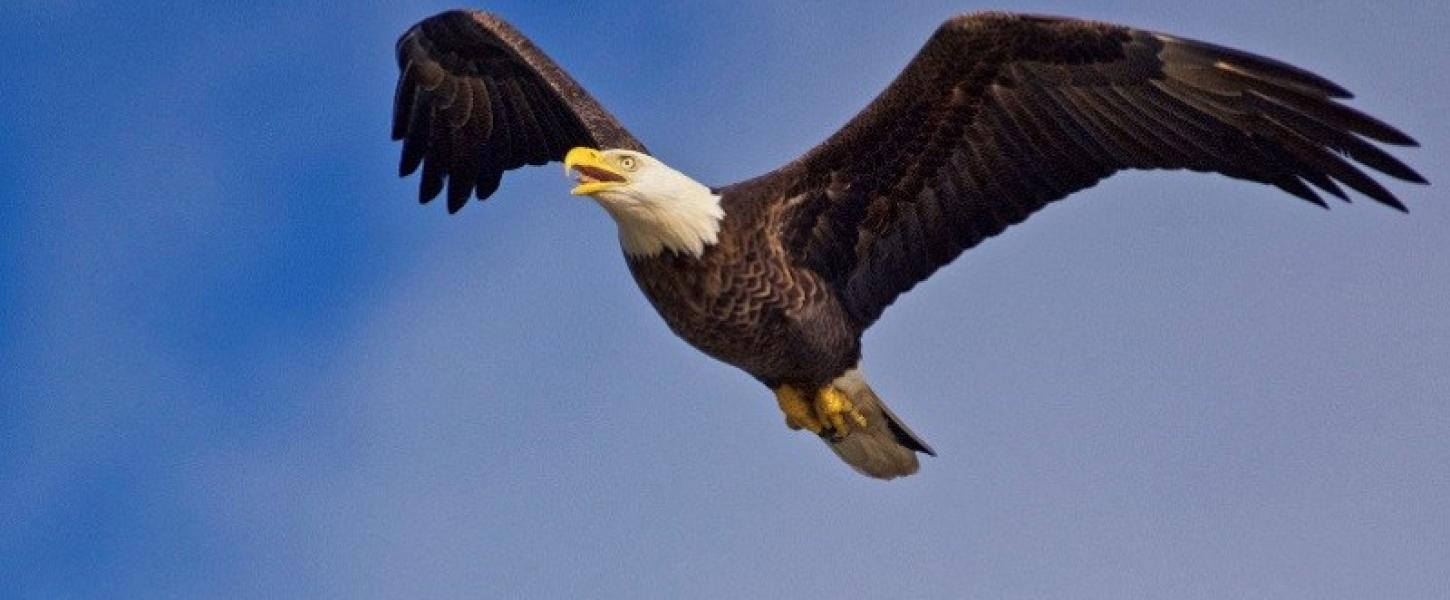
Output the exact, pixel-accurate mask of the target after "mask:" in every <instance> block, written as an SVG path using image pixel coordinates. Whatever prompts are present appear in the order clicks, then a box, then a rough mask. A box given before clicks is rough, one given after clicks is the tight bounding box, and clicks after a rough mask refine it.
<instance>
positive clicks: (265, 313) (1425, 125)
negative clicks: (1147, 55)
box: [0, 0, 1450, 599]
mask: <svg viewBox="0 0 1450 600" xmlns="http://www.w3.org/2000/svg"><path fill="white" fill-rule="evenodd" d="M538 4H539V3H536V2H499V3H494V4H493V5H492V6H491V7H490V8H492V9H494V10H496V11H498V12H500V13H502V14H503V15H505V16H506V17H508V18H509V19H510V20H512V21H513V22H514V23H515V24H517V25H518V27H519V28H520V29H522V30H523V31H524V32H526V33H527V34H528V35H530V36H532V37H533V39H534V40H535V41H536V42H537V43H538V44H539V45H540V46H542V47H543V48H544V49H545V50H547V51H549V52H550V53H551V54H552V55H553V56H554V57H555V58H556V60H558V61H559V62H560V63H561V64H562V65H563V66H564V67H565V68H567V69H569V70H570V71H571V72H573V73H574V74H576V76H577V77H578V79H580V80H581V82H582V83H584V84H585V85H586V86H587V87H588V88H590V89H591V90H592V91H594V92H595V94H596V95H597V96H598V97H599V98H600V99H601V100H602V101H603V102H604V103H605V105H606V106H608V107H610V108H611V109H612V110H613V111H614V112H615V113H616V114H617V115H618V116H619V117H620V118H621V119H622V120H623V121H624V122H625V123H626V124H628V125H629V126H630V127H631V128H632V130H633V131H634V132H635V133H636V134H637V135H638V136H639V137H641V138H642V139H643V140H645V141H646V143H648V144H649V145H650V147H651V149H652V150H654V152H655V153H656V154H657V155H658V156H660V157H661V158H663V159H664V160H666V161H667V162H670V163H671V164H673V165H674V166H676V167H678V168H681V169H682V170H684V171H686V172H687V173H691V174H694V175H696V176H697V177H698V178H700V179H702V180H704V181H707V182H709V183H726V182H730V181H734V180H738V179H743V178H745V177H748V176H751V175H754V174H758V173H760V172H763V171H765V170H768V169H770V168H773V167H774V166H776V165H778V164H780V163H782V162H784V161H786V160H789V159H790V158H793V157H794V156H796V155H797V154H799V153H800V152H802V151H804V150H805V149H807V148H809V147H810V146H811V145H813V144H815V143H816V142H818V141H820V140H821V139H823V138H824V137H825V136H827V135H829V133H830V132H832V131H834V130H835V128H836V127H838V126H839V125H840V124H842V123H843V122H845V120H846V119H848V118H849V117H850V116H851V115H852V114H854V112H855V111H856V110H858V109H859V108H860V107H861V106H863V105H864V104H865V103H866V102H867V101H868V100H869V99H870V98H871V97H872V96H874V95H875V94H876V93H877V92H878V91H879V90H880V89H881V87H882V86H884V85H885V83H886V82H887V81H889V80H890V78H891V77H892V76H893V75H894V74H895V73H896V72H897V70H898V69H899V68H900V67H901V66H902V65H903V64H904V63H905V61H906V60H907V59H908V58H909V57H910V56H911V54H912V53H913V52H914V51H915V50H916V49H917V48H918V47H919V46H920V44H921V43H922V41H923V40H924V39H925V37H926V36H927V35H928V34H929V33H930V31H931V30H932V29H933V28H934V27H935V26H936V24H937V23H938V22H940V21H941V20H942V19H944V18H946V17H947V16H949V15H952V14H955V13H958V12H963V11H968V10H975V9H981V8H1010V9H1016V10H1030V11H1036V12H1049V13H1057V14H1070V15H1077V16H1084V17H1092V18H1098V19H1104V20H1111V21H1118V22H1125V23H1130V24H1134V25H1139V26H1144V27H1149V28H1153V29H1158V30H1162V31H1167V32H1173V33H1178V34H1182V35H1186V36H1189V37H1197V38H1201V39H1207V40H1211V41H1214V42H1218V43H1222V44H1227V45H1231V46H1235V47H1240V48H1243V49H1247V50H1251V51H1255V52H1259V53H1263V54H1267V55H1270V56H1274V57H1277V58H1281V59H1284V60H1287V61H1289V62H1292V63H1295V64H1298V65H1301V66H1304V67H1306V68H1310V69H1312V70H1314V71H1316V72H1319V73H1321V74H1323V75H1326V76H1328V77H1330V78H1331V79H1333V80H1335V81H1337V82H1339V83H1341V84H1343V85H1345V86H1347V87H1348V88H1350V89H1351V90H1353V91H1355V92H1357V93H1358V95H1359V98H1358V100H1357V101H1356V103H1355V106H1357V107H1359V108H1362V109H1365V110H1368V111H1369V112H1371V113H1373V114H1375V115H1377V116H1380V117H1382V118H1384V119H1386V120H1388V121H1389V122H1391V123H1394V124H1396V125H1398V126H1400V127H1401V128H1403V129H1404V130H1406V131H1407V132H1409V133H1410V134H1411V135H1413V136H1415V137H1417V138H1418V139H1419V140H1420V141H1421V142H1422V144H1423V145H1424V148H1423V149H1420V150H1415V151H1406V152H1398V153H1397V154H1398V155H1400V156H1402V157H1404V158H1405V159H1406V160H1407V162H1409V163H1410V164H1412V165H1414V166H1415V167H1417V168H1418V169H1419V170H1420V171H1421V172H1423V173H1424V174H1426V175H1427V176H1428V177H1429V178H1430V179H1431V180H1432V181H1436V182H1439V183H1441V187H1431V188H1415V187H1410V186H1405V185H1394V186H1393V188H1392V189H1394V190H1395V191H1396V192H1397V193H1399V195H1400V196H1401V198H1402V199H1403V200H1404V201H1405V202H1406V203H1407V204H1408V205H1409V206H1410V208H1411V213H1410V214H1409V215H1408V216H1406V215H1400V214H1398V213H1395V212H1393V211H1390V210H1387V209H1384V208H1382V207H1378V206H1374V205H1372V203H1370V202H1368V201H1367V200H1359V201H1358V202H1356V203H1355V204H1354V205H1349V206H1345V205H1336V206H1335V207H1334V208H1335V210H1333V211H1330V212H1325V211H1321V210H1318V209H1315V208H1313V207H1310V206H1307V205H1305V204H1303V203H1302V202H1299V201H1297V200H1294V199H1292V198H1290V197H1287V196H1285V195H1284V194H1282V193H1279V192H1277V191H1275V190H1272V189H1269V188H1266V187H1261V186H1256V185H1251V184H1245V183H1239V182H1232V181H1228V180H1226V179H1223V178H1218V177H1207V176H1201V175H1195V176H1190V175H1185V174H1131V175H1127V176H1119V177H1118V178H1115V179H1113V180H1111V181H1109V182H1108V183H1105V184H1104V185H1101V186H1099V187H1097V188H1095V189H1093V190H1090V191H1088V192H1085V193H1082V194H1080V196H1079V197H1078V198H1075V199H1073V200H1070V201H1068V202H1064V203H1061V204H1058V205H1055V206H1053V207H1050V208H1049V209H1047V210H1046V211H1044V212H1043V213H1041V214H1040V215H1038V216H1036V217H1034V218H1033V219H1032V220H1030V221H1029V222H1028V223H1027V224H1025V225H1023V226H1021V227H1018V228H1014V229H1012V230H1010V231H1009V232H1008V233H1007V234H1006V235H1004V236H1002V237H1000V238H998V239H995V240H992V241H990V242H988V243H987V244H985V245H983V246H981V247H980V248H978V249H976V250H973V251H972V252H970V253H968V254H967V255H966V256H965V257H964V259H963V260H961V261H960V262H958V263H957V264H956V265H954V266H952V267H951V268H948V269H946V270H944V271H942V272H941V273H939V274H938V275H937V276H935V277H934V278H933V279H932V280H930V281H929V282H928V283H926V284H924V285H922V286H920V287H919V288H918V289H917V290H915V291H913V292H912V293H911V294H909V295H907V296H905V297H904V298H903V299H902V300H901V301H900V302H898V304H897V305H896V306H895V307H893V308H892V309H891V310H889V311H888V312H887V313H886V316H885V318H884V319H883V320H882V321H881V322H880V323H879V324H878V325H877V326H876V327H875V328H874V329H872V330H871V331H870V332H869V333H868V334H867V336H866V363H865V364H866V369H867V371H868V372H869V373H870V374H871V378H872V381H873V383H874V385H875V387H876V388H877V390H878V391H879V392H880V393H881V394H882V395H883V396H884V397H885V398H887V399H888V400H889V401H890V402H891V403H892V404H893V406H894V407H896V409H897V412H899V413H900V414H901V415H902V416H903V417H904V418H905V419H906V420H907V421H908V422H909V423H911V424H912V426H913V427H914V428H915V429H916V431H917V432H919V433H920V434H922V435H923V436H924V437H925V439H927V440H928V441H929V442H930V443H931V444H932V445H933V446H935V448H936V449H937V450H938V452H939V454H940V457H939V458H935V459H927V460H926V461H925V462H924V465H923V468H922V472H921V474H920V475H918V476H916V477H913V478H909V479H906V480H901V481H896V482H891V483H888V484H883V483H879V482H875V481H870V480H866V479H863V478H860V477H859V476H857V475H855V474H854V473H852V472H850V471H849V470H848V469H847V468H845V467H844V466H842V465H841V464H839V463H838V461H837V459H836V458H835V457H834V456H833V455H831V454H830V453H829V452H828V451H827V450H826V449H825V448H824V447H822V446H821V445H820V443H819V442H816V441H815V440H812V439H810V438H809V437H807V436H805V435H803V434H799V433H793V432H790V431H788V430H786V429H785V427H784V426H783V425H782V424H781V418H780V415H779V413H778V412H777V410H776V408H775V406H774V402H773V399H772V398H771V396H770V394H769V392H768V391H766V390H765V389H763V388H761V387H759V385H758V384H756V383H755V382H754V381H753V380H751V379H750V378H748V377H747V376H745V375H744V374H743V373H740V372H738V371H736V370H734V369H733V368H730V367H727V366H725V365H722V364H718V363H715V362H713V361H711V360H710V359H708V358H706V357H704V356H703V355H700V354H698V353H696V352H695V351H693V350H691V349H689V348H688V347H687V346H686V345H685V344H684V343H683V342H680V341H679V340H677V339H675V338H674V337H673V336H672V335H671V334H670V333H669V332H668V330H667V329H666V328H665V327H664V325H663V323H662V322H661V321H660V320H659V319H658V317H656V316H655V315H654V314H653V312H652V310H651V309H650V308H649V306H648V304H647V303H646V302H645V301H644V299H643V298H642V297H641V296H640V295H639V292H638V291H637V290H636V289H635V288H634V285H633V283H632V281H631V280H630V279H629V277H628V274H627V271H626V270H625V266H624V262H623V260H622V259H621V258H620V256H619V253H618V250H617V245H616V242H615V239H614V232H613V225H612V224H611V223H610V222H609V220H608V218H607V217H606V216H605V215H604V213H603V212H602V211H600V210H598V209H597V208H596V207H594V206H592V205H590V204H589V203H588V202H586V201H582V200H580V199H577V198H573V197H570V196H568V195H567V193H566V190H567V188H568V187H569V183H568V182H567V181H566V180H565V179H563V178H562V177H561V175H560V173H559V169H558V168H557V166H551V167H549V168H540V169H532V170H527V171H523V172H520V173H515V174H511V175H510V176H509V178H508V179H507V180H506V181H505V186H504V188H503V189H502V190H501V191H500V193H499V194H498V195H497V196H496V197H495V199H493V200H491V201H490V202H488V203H487V204H485V205H472V206H470V207H469V208H468V209H466V210H465V211H463V213H461V214H460V215H458V216H456V217H448V216H447V215H446V214H445V213H444V211H443V208H442V207H441V206H429V207H426V208H420V207H418V206H417V205H416V204H415V202H414V200H413V195H414V193H415V186H416V184H417V182H416V180H398V179H397V178H395V177H394V170H395V168H396V166H395V165H396V155H397V150H398V148H397V147H396V146H395V145H394V144H392V143H390V142H389V141H388V139H387V133H388V123H387V120H388V118H389V103H390V101H391V98H392V85H393V79H394V77H395V75H396V72H395V69H396V67H395V65H394V63H393V57H392V43H393V41H394V39H395V38H396V36H397V35H398V34H399V33H400V32H401V31H402V30H404V29H405V28H406V27H407V26H409V25H410V24H411V23H413V22H414V21H416V20H418V19H420V18H423V17H425V16H427V15H430V14H432V13H434V12H437V11H439V10H442V9H444V8H447V7H449V6H450V5H445V4H442V3H436V2H382V3H374V4H359V5H354V6H350V7H348V9H346V10H339V9H338V7H337V5H334V4H330V3H325V4H310V3H297V2H266V1H263V2H256V3H251V4H246V5H240V4H231V3H225V4H223V3H218V4H215V5H213V4H208V3H201V2H197V3H179V4H178V3H170V2H165V3H163V2H148V1H142V2H131V3H114V2H87V1H85V0H69V1H67V0H56V1H45V0H19V2H18V3H17V2H11V3H9V4H8V5H7V7H6V8H5V9H4V10H3V11H0V36H3V38H4V39H5V40H6V48H7V50H6V52H5V56H4V58H0V75H3V78H4V81H5V82H6V84H5V88H6V90H5V94H4V96H5V101H4V102H3V103H0V130H3V131H4V132H5V133H4V134H3V135H0V197H3V198H4V201H3V203H0V307H3V308H4V310H3V311H0V329H3V331H4V332H5V334H4V335H3V336H0V395H3V401H0V556H3V557H5V559H4V560H3V561H0V596H4V597H7V598H8V597H14V598H47V599H50V598H104V597H117V598H138V597H159V598H165V597H173V598H194V597H226V598H250V597H255V598H285V597H307V598H311V597H350V598H371V597H377V598H392V597H437V598H447V597H540V596H542V597H682V596H684V597H705V598H734V597H788V596H793V597H799V596H804V595H812V594H824V593H831V594H837V595H846V596H852V597H936V598H960V597H990V598H1049V597H1076V598H1083V597H1086V598H1117V597H1178V598H1223V597H1235V598H1239V597H1242V598H1252V597H1259V598H1366V597H1386V598H1430V597H1446V596H1450V575H1446V572H1447V571H1446V569H1445V568H1444V567H1445V565H1447V564H1450V546H1447V545H1446V544H1445V543H1444V540H1445V539H1447V538H1450V470H1447V469H1446V465H1450V402H1447V399H1450V368H1447V358H1446V357H1447V356H1450V315H1447V313H1446V308H1445V307H1447V306H1450V257H1447V256H1450V255H1447V253H1446V252H1445V251H1444V248H1443V247H1444V243H1445V240H1446V232H1447V231H1450V210H1447V207H1446V205H1445V203H1444V202H1443V198H1444V193H1443V184H1444V183H1446V180H1447V178H1450V177H1447V175H1446V174H1447V173H1450V159H1447V154H1446V153H1445V149H1446V148H1447V147H1450V120H1447V119H1446V118H1445V115H1444V111H1445V109H1446V107H1445V106H1444V102H1443V99H1444V98H1445V97H1447V96H1450V58H1447V57H1450V39H1447V38H1446V37H1445V36H1444V35H1443V32H1444V31H1445V30H1447V29H1450V10H1446V8H1445V7H1443V6H1438V5H1436V4H1435V3H1431V2H1403V1H1391V2H1385V3H1381V4H1377V5H1375V6H1374V7H1373V8H1372V9H1371V8H1367V5H1365V4H1364V3H1361V2H1347V1H1340V0H1330V1H1326V2H1282V3H1272V4H1269V5H1266V4H1265V3H1262V2H1254V1H1248V0H1225V1H1223V2H1214V3H1204V2H1182V1H1176V0H1175V1H1167V2H1164V1H1154V2H1147V1H1142V2H1139V1H1126V0H1125V1H1116V2H1097V3H1092V4H1091V5H1075V4H1073V3H1066V2H1044V1H1033V2H1027V3H1018V4H1013V5H1010V6H1009V5H1001V4H998V5H991V6H989V5H979V4H970V3H963V2H916V3H912V4H910V5H909V6H906V7H892V8H883V7H882V6H881V5H880V4H879V3H874V2H853V3H831V4H825V3H760V2H701V3H691V4H688V5H685V4H674V3H670V4H667V5H664V6H657V5H655V4H654V3H649V2H624V3H604V2H594V3H588V4H584V3H580V4H555V5H550V6H549V7H547V8H541V7H539V6H537V5H538Z"/></svg>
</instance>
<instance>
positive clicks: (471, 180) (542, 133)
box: [393, 10, 644, 212]
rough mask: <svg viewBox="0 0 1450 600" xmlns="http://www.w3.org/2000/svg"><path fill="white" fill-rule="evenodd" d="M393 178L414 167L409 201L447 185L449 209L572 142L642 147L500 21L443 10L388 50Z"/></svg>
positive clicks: (559, 153) (555, 156)
mask: <svg viewBox="0 0 1450 600" xmlns="http://www.w3.org/2000/svg"><path fill="white" fill-rule="evenodd" d="M397 54H398V68H399V69H401V70H402V75H401V76H400V77H399V78H398V89H397V92H396V95H395V96H394V99H393V139H394V140H403V158H402V162H401V164H400V165H399V168H398V173H399V175H400V176H403V177H406V176H408V175H411V174H412V173H413V172H414V171H416V170H418V166H419V165H422V167H423V180H422V182H421V183H420V184H419V188H418V200H419V201H421V202H423V203H427V202H428V201H430V200H432V199H433V198H436V197H437V196H438V194H439V193H440V192H442V191H443V187H444V183H445V181H446V183H447V186H448V212H457V211H458V209H460V208H463V205H464V204H465V203H467V202H468V197H469V196H470V195H473V194H475V193H476V194H477V196H478V199H480V200H483V199H486V198H488V197H489V195H491V194H493V192H494V190H496V189H498V184H499V180H500V179H501V178H502V177H503V173H504V171H507V170H510V169H516V168H518V167H521V166H523V165H526V164H528V165H542V164H545V163H547V162H549V161H557V160H563V158H564V154H565V153H566V152H568V151H569V149H570V148H572V147H574V146H592V147H598V148H624V149H630V150H637V151H641V152H643V151H644V146H643V145H642V144H640V143H639V142H638V141H637V140H635V139H634V137H633V136H631V135H630V134H629V132H628V131H626V130H625V129H624V126H622V125H620V124H619V122H618V121H616V120H615V119H614V117H613V116H611V115H610V114H609V113H608V112H606V111H605V110H604V108H603V107H601V106H599V103H598V102H596V101H595V100H594V98H592V97H590V95H589V93H588V92H585V91H584V90H583V88H580V87H579V84H578V83H575V82H574V80H573V79H572V78H570V77H569V75H568V74H566V73H564V71H563V70H562V69H560V68H559V67H558V65H555V64H554V61H552V60H550V59H549V57H548V56H546V55H545V54H544V53H543V52H541V51H540V50H539V49H538V48H536V47H535V46H534V44H533V43H532V42H530V41H529V40H528V38H525V37H524V36H523V34H520V33H519V32H518V31H517V30H515V29H514V28H513V27H512V26H510V25H509V24H508V23H506V22H504V21H503V20H502V19H500V18H498V17H496V16H494V15H491V14H488V13H483V12H468V11H457V10H455V11H449V12H445V13H441V14H438V15H435V16H433V17H429V18H428V19H426V20H424V21H422V22H420V23H418V24H417V25H414V26H413V27H412V28H411V29H409V30H408V31H407V32H406V33H404V34H403V37H401V38H399V39H398V45H397Z"/></svg>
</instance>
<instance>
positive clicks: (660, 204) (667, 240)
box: [605, 180, 725, 258]
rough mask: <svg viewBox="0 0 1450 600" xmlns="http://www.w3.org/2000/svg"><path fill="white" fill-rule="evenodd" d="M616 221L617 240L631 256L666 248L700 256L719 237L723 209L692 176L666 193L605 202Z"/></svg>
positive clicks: (649, 255) (647, 254)
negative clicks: (658, 196)
mask: <svg viewBox="0 0 1450 600" xmlns="http://www.w3.org/2000/svg"><path fill="white" fill-rule="evenodd" d="M605 208H606V209H608V210H609V213H610V215H612V216H613V217H614V221H615V222H616V223H617V224H618V225H619V243H620V245H621V246H623V248H624V253H625V254H627V255H629V256H630V257H631V258H649V257H653V256H658V255H659V254H660V253H661V252H664V251H666V250H669V251H671V252H674V253H676V254H680V255H684V256H691V257H695V258H699V257H700V256H701V255H702V254H704V253H705V249H706V248H707V247H709V246H712V245H714V244H715V243H717V242H719V241H720V222H721V221H722V220H723V219H724V218H725V210H724V209H723V208H721V206H720V196H718V195H716V194H714V193H712V192H711V191H710V188H708V187H705V186H704V185H703V184H700V183H698V182H696V181H693V180H687V181H683V182H681V183H680V184H679V185H677V186H675V189H672V190H670V193H669V194H668V195H667V196H666V197H660V198H651V199H650V200H649V201H644V202H633V203H629V204H623V205H619V204H605Z"/></svg>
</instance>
